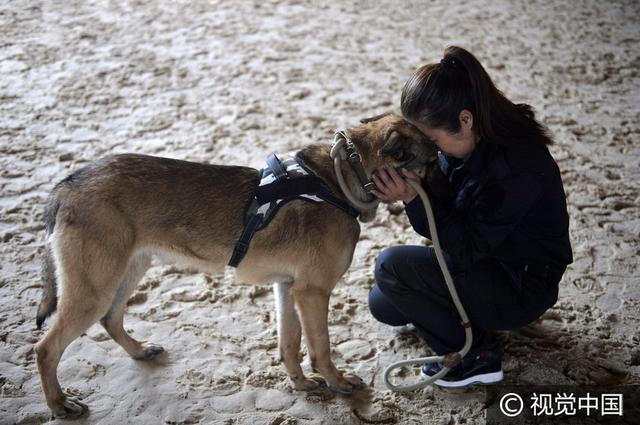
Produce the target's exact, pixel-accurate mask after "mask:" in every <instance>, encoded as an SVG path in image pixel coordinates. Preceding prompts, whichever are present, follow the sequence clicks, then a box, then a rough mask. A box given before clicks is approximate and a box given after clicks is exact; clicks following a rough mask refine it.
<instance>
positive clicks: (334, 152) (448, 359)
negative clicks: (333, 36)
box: [331, 133, 473, 391]
mask: <svg viewBox="0 0 640 425" xmlns="http://www.w3.org/2000/svg"><path fill="white" fill-rule="evenodd" d="M345 143H346V141H345V139H344V136H343V135H341V134H340V133H338V134H336V137H335V140H334V144H333V147H332V148H331V158H332V159H333V166H334V171H335V173H336V177H337V179H338V184H339V185H340V189H342V192H343V193H344V195H345V196H346V197H347V199H348V200H349V202H351V203H352V204H353V205H355V206H356V208H358V209H361V210H368V209H372V208H375V207H377V206H378V203H379V201H378V200H377V199H374V200H373V201H370V202H363V201H361V200H359V199H358V198H356V196H355V195H354V194H353V193H352V192H351V190H350V189H349V186H347V183H346V182H345V180H344V176H343V175H342V167H341V162H342V161H343V160H346V159H347V158H346V152H345V149H344V144H345ZM406 180H407V183H408V184H409V185H411V187H413V188H414V190H415V191H416V192H417V193H418V196H420V199H421V200H422V204H423V205H424V210H425V211H426V213H427V221H428V222H429V229H431V240H432V242H433V248H434V250H435V253H436V259H437V260H438V265H439V266H440V269H441V270H442V274H443V275H444V280H445V282H446V284H447V288H448V289H449V293H450V294H451V298H452V299H453V303H454V304H455V306H456V309H457V310H458V313H459V314H460V318H461V319H462V326H464V333H465V343H464V346H463V347H462V349H461V350H460V351H458V352H454V353H449V354H446V355H444V356H431V357H419V358H415V359H408V360H403V361H400V362H396V363H392V364H391V365H389V367H387V368H386V369H385V371H384V383H385V385H386V386H387V388H389V389H390V390H392V391H413V390H417V389H419V388H424V387H426V386H427V385H431V384H433V383H434V382H435V381H437V380H438V379H440V378H442V377H443V376H444V375H446V374H447V372H449V370H450V369H451V368H452V367H454V366H456V365H457V364H458V363H460V362H461V361H462V358H463V357H464V356H465V355H466V354H467V353H468V352H469V349H470V348H471V342H472V341H473V337H472V334H471V323H469V317H467V312H466V311H465V310H464V307H462V303H461V302H460V297H459V296H458V292H457V291H456V288H455V286H454V284H453V278H452V277H451V273H450V272H449V268H448V267H447V263H446V261H445V259H444V255H443V254H442V248H441V247H440V239H438V232H437V230H436V220H435V217H434V216H433V210H432V208H431V202H430V201H429V197H428V196H427V194H426V192H425V191H424V189H422V186H420V183H419V182H416V181H414V180H411V179H406ZM437 362H441V363H442V364H443V366H444V367H443V368H442V370H441V371H440V372H438V373H436V374H435V375H433V376H431V377H429V378H427V379H422V380H420V381H419V382H416V383H414V384H410V385H395V384H393V383H392V382H391V379H390V375H391V372H392V371H394V370H396V369H399V368H402V367H404V366H410V365H412V366H415V365H424V364H428V363H437Z"/></svg>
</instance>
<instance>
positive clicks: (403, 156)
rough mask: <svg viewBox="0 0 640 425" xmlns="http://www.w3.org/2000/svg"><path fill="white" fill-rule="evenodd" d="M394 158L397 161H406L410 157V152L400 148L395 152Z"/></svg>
mask: <svg viewBox="0 0 640 425" xmlns="http://www.w3.org/2000/svg"><path fill="white" fill-rule="evenodd" d="M393 159H395V160H396V161H400V162H404V161H407V160H408V159H409V154H408V153H407V152H406V151H404V150H399V151H397V152H395V153H394V154H393Z"/></svg>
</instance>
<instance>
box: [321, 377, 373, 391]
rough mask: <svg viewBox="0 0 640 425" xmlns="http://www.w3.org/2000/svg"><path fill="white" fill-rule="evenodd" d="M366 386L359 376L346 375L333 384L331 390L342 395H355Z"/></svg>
mask: <svg viewBox="0 0 640 425" xmlns="http://www.w3.org/2000/svg"><path fill="white" fill-rule="evenodd" d="M366 386H367V385H366V384H365V383H364V381H363V380H362V379H360V378H359V377H358V376H356V375H351V374H349V373H346V374H344V375H342V376H341V377H340V379H339V380H338V382H336V383H331V384H330V385H329V388H331V389H332V390H334V391H337V392H339V393H342V394H353V393H354V392H356V391H358V390H360V389H362V388H364V387H366Z"/></svg>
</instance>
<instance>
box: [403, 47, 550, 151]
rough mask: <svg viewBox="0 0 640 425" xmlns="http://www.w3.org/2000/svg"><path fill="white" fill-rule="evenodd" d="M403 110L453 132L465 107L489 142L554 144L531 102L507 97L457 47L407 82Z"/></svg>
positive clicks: (423, 67) (425, 122)
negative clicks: (517, 102) (527, 102)
mask: <svg viewBox="0 0 640 425" xmlns="http://www.w3.org/2000/svg"><path fill="white" fill-rule="evenodd" d="M401 109H402V113H403V115H405V117H407V118H410V119H415V120H417V121H419V122H422V123H423V124H425V125H427V126H429V127H433V128H444V129H446V130H448V131H450V132H452V133H457V132H458V131H460V122H459V115H460V111H462V110H463V109H467V110H469V111H470V112H471V113H472V114H473V117H474V124H473V126H474V130H475V131H476V133H477V134H478V135H479V136H480V138H481V139H483V140H486V141H488V142H489V143H495V144H500V145H506V144H513V143H528V142H537V143H542V144H546V145H548V144H551V143H552V140H551V138H550V137H549V136H548V134H547V132H546V129H545V128H544V126H542V125H541V124H540V123H539V122H538V121H536V119H535V114H534V112H533V109H532V108H531V106H529V105H527V104H517V105H516V104H514V103H513V102H511V101H510V100H509V99H507V98H506V97H505V96H504V95H503V94H502V92H500V90H498V89H497V88H496V86H495V85H494V84H493V81H491V77H489V74H487V72H486V71H485V69H484V67H483V66H482V65H481V64H480V62H479V61H478V60H477V59H476V58H475V56H473V55H472V54H471V53H469V52H468V51H467V50H465V49H463V48H461V47H457V46H450V47H447V49H446V50H445V52H444V56H443V58H442V60H441V61H440V63H437V64H429V65H424V66H422V67H421V68H419V69H418V70H417V71H416V73H415V74H414V75H413V76H412V77H411V78H410V79H409V80H408V81H407V83H406V84H405V86H404V88H403V91H402V98H401Z"/></svg>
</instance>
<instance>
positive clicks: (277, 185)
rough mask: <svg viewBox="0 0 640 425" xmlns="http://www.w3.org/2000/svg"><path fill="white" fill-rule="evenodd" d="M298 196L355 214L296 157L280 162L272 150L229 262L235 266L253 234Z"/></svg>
mask: <svg viewBox="0 0 640 425" xmlns="http://www.w3.org/2000/svg"><path fill="white" fill-rule="evenodd" d="M295 199H301V200H303V201H307V202H313V203H322V202H327V203H328V204H330V205H333V206H334V207H336V208H340V209H341V210H343V211H344V212H346V213H347V214H349V215H350V216H351V217H354V218H357V217H358V215H359V214H360V213H359V212H358V210H356V209H355V208H353V207H352V206H351V205H349V204H348V203H347V202H346V201H344V200H342V199H340V198H338V197H337V196H335V195H334V194H333V192H331V189H329V188H328V187H327V186H326V184H325V183H324V182H323V181H322V179H320V177H318V176H316V175H315V174H314V173H313V171H311V170H309V169H308V168H306V167H305V166H304V164H303V163H302V161H301V160H300V159H299V158H298V156H297V155H296V157H295V158H294V159H290V160H287V161H284V162H280V160H279V159H278V157H277V156H276V155H275V154H271V155H269V156H268V157H267V167H265V168H263V169H262V170H260V183H259V185H258V187H257V188H256V192H255V194H254V196H253V197H252V198H250V199H249V201H248V202H247V207H246V209H245V211H246V212H245V218H244V230H243V232H242V235H240V239H239V240H238V242H236V246H235V248H234V250H233V255H232V256H231V260H229V265H230V266H232V267H238V264H240V261H242V259H243V258H244V256H245V255H246V253H247V250H248V249H249V244H250V243H251V239H252V238H253V235H254V234H255V233H256V232H257V231H258V230H261V229H263V228H265V227H266V226H267V225H268V224H269V222H270V221H271V220H272V219H273V217H275V215H276V213H277V212H278V210H279V209H280V208H281V207H282V206H283V205H284V204H286V203H287V202H289V201H293V200H295Z"/></svg>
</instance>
